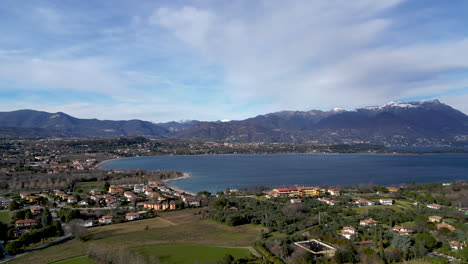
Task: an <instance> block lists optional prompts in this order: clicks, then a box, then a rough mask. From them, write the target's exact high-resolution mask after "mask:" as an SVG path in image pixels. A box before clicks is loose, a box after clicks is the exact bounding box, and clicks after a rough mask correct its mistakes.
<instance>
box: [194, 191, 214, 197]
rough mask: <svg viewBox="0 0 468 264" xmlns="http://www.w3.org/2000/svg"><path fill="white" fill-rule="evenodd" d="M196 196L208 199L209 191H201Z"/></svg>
mask: <svg viewBox="0 0 468 264" xmlns="http://www.w3.org/2000/svg"><path fill="white" fill-rule="evenodd" d="M197 195H199V196H205V197H209V196H210V195H211V193H210V192H209V191H201V192H198V193H197Z"/></svg>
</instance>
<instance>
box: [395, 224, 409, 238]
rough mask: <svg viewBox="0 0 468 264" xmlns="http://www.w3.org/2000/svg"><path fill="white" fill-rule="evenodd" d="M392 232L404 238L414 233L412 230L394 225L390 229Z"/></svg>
mask: <svg viewBox="0 0 468 264" xmlns="http://www.w3.org/2000/svg"><path fill="white" fill-rule="evenodd" d="M392 230H393V231H396V232H398V234H400V235H406V236H407V235H410V234H412V233H414V231H413V230H411V229H408V228H406V227H403V226H399V225H395V226H394V227H393V228H392Z"/></svg>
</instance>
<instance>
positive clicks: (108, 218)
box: [98, 215, 112, 225]
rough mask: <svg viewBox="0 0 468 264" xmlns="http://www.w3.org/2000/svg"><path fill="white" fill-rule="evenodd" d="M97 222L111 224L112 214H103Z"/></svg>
mask: <svg viewBox="0 0 468 264" xmlns="http://www.w3.org/2000/svg"><path fill="white" fill-rule="evenodd" d="M98 221H99V223H100V224H105V225H107V224H112V216H111V215H104V216H101V217H100V218H99V220H98Z"/></svg>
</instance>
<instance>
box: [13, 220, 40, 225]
mask: <svg viewBox="0 0 468 264" xmlns="http://www.w3.org/2000/svg"><path fill="white" fill-rule="evenodd" d="M37 223H38V221H36V220H34V219H25V220H18V221H16V222H15V225H16V227H29V226H34V225H37Z"/></svg>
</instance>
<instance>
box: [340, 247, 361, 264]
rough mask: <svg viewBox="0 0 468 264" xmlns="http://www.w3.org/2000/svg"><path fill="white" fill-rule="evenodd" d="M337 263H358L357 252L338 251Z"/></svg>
mask: <svg viewBox="0 0 468 264" xmlns="http://www.w3.org/2000/svg"><path fill="white" fill-rule="evenodd" d="M335 261H336V262H337V263H340V264H341V263H349V262H351V263H356V262H357V256H356V252H354V250H353V249H352V248H344V249H338V250H337V251H336V253H335Z"/></svg>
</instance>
